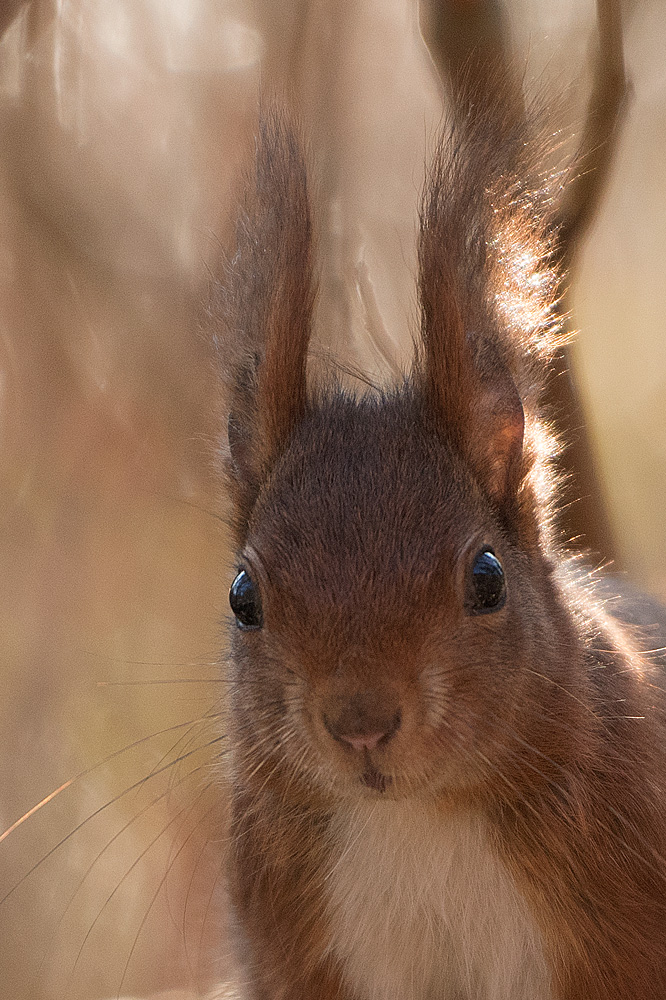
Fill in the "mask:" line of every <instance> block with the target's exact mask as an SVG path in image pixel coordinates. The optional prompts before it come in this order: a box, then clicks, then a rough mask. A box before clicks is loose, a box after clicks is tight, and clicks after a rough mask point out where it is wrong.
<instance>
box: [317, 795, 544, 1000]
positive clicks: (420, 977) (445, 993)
mask: <svg viewBox="0 0 666 1000" xmlns="http://www.w3.org/2000/svg"><path fill="white" fill-rule="evenodd" d="M333 836H334V841H335V845H336V852H337V854H336V857H335V860H334V864H333V866H332V869H331V871H330V873H329V874H328V877H327V879H326V887H327V888H326V897H327V905H328V909H329V916H330V920H331V941H330V951H331V952H332V953H333V954H334V955H335V956H336V957H337V958H338V960H340V961H341V964H342V967H343V969H344V975H345V978H346V981H347V983H348V985H349V987H350V989H351V990H352V992H353V993H354V995H355V996H356V997H358V1000H551V998H552V992H551V987H550V976H549V974H548V969H547V967H546V962H545V958H544V953H543V947H542V941H541V936H540V933H539V930H538V928H537V927H536V925H535V923H534V921H533V920H532V918H531V916H530V914H529V912H528V909H527V906H526V904H525V902H524V900H523V898H522V896H521V895H520V893H519V892H518V890H517V888H516V886H515V883H514V882H513V880H512V878H511V876H510V875H509V872H508V871H507V870H506V868H505V866H504V865H503V864H502V863H501V861H500V860H499V859H498V858H497V857H496V855H495V853H494V852H493V849H492V847H491V843H490V839H489V835H488V829H487V824H486V822H485V820H484V818H483V817H482V816H480V815H478V814H470V813H466V814H463V815H458V816H455V817H442V816H441V815H439V814H437V813H436V812H435V811H434V810H430V809H429V808H427V807H425V806H420V805H419V804H416V803H413V802H374V803H362V804H360V805H359V806H358V807H354V808H351V807H350V808H349V810H348V811H343V812H341V813H340V815H339V816H338V818H337V820H336V825H335V828H334V830H333Z"/></svg>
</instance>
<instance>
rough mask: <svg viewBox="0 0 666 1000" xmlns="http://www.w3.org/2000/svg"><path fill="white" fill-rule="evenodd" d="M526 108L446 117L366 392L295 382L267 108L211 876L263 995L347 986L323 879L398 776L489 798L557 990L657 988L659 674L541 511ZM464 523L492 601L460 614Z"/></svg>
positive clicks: (301, 258)
mask: <svg viewBox="0 0 666 1000" xmlns="http://www.w3.org/2000/svg"><path fill="white" fill-rule="evenodd" d="M517 128H518V126H517V125H516V124H515V122H507V123H504V125H503V123H502V122H501V121H500V122H499V126H498V122H497V115H496V109H495V110H493V109H489V111H488V114H487V115H485V114H479V113H478V109H477V113H475V114H474V115H471V116H470V117H469V119H468V120H467V121H465V120H461V121H458V122H456V123H454V125H453V126H452V128H451V129H450V130H448V131H447V133H446V135H445V137H444V138H443V140H442V142H441V144H440V146H439V149H438V151H437V153H436V156H435V158H434V164H433V167H432V169H431V172H430V175H429V179H428V183H427V189H426V193H425V196H424V201H423V209H422V225H421V238H420V249H419V260H420V279H419V287H420V300H421V319H422V323H421V344H420V346H419V351H418V360H417V362H416V363H415V368H414V372H413V374H412V376H411V377H410V378H409V379H408V380H406V381H405V383H404V384H403V385H402V386H400V387H398V388H397V389H395V390H393V391H386V392H384V393H377V394H375V395H368V396H366V397H365V398H362V399H358V400H356V399H352V398H350V397H349V396H348V395H347V394H345V392H344V391H343V390H342V389H340V388H337V387H335V386H332V387H330V389H329V390H328V391H327V392H326V393H320V394H319V396H317V397H315V396H314V394H311V396H310V398H308V397H307V394H306V383H305V358H306V351H307V343H308V337H309V330H310V323H311V311H312V303H313V297H314V290H313V285H312V253H313V251H312V240H311V223H310V220H309V214H308V208H307V189H306V181H305V167H304V165H303V160H302V158H301V156H300V154H299V153H298V144H297V141H296V139H295V137H294V133H293V132H292V131H291V130H290V129H289V128H288V127H287V126H286V125H285V124H284V121H283V120H282V119H281V118H280V117H279V116H276V115H274V114H272V115H269V116H268V118H267V119H266V120H264V122H263V124H262V129H261V136H260V143H259V148H258V155H257V195H256V201H255V207H254V208H253V210H252V212H251V220H252V221H251V222H247V221H246V222H245V223H244V224H243V225H242V227H241V229H240V235H239V250H238V253H237V256H236V258H235V259H234V260H233V262H232V264H231V277H230V288H231V292H230V293H229V294H228V295H227V298H226V301H227V308H226V322H227V324H228V326H229V327H230V329H229V344H230V348H229V349H230V350H232V349H233V350H235V348H234V344H235V342H236V341H239V342H240V344H241V348H240V352H239V353H233V354H232V356H231V358H230V359H228V360H227V363H226V377H227V383H228V386H229V406H230V414H231V415H230V449H231V452H230V460H229V464H228V475H229V487H230V491H231V495H232V498H233V501H234V504H235V518H236V525H237V540H238V546H239V554H238V560H239V565H241V566H243V567H245V568H246V569H247V571H248V572H249V574H250V576H251V577H252V579H253V580H254V581H255V583H256V585H257V586H258V588H259V590H260V592H261V599H262V606H263V628H261V629H258V630H255V631H246V632H243V631H238V630H237V629H235V627H232V633H233V637H232V647H233V650H232V651H233V656H232V666H231V680H232V723H231V739H232V744H233V757H232V760H233V765H232V767H233V782H234V788H235V795H234V810H233V811H234V815H233V829H232V855H233V861H232V868H231V873H230V881H231V886H232V895H233V898H234V903H235V908H236V913H237V916H238V921H239V933H240V935H241V941H242V943H241V946H240V953H241V955H242V957H243V959H244V961H245V968H246V973H247V983H246V989H247V996H248V997H250V998H253V1000H278V998H280V1000H299V998H303V1000H305V998H315V997H316V998H318V1000H328V998H331V1000H332V998H334V997H338V998H342V1000H365V997H364V996H362V995H360V994H357V993H356V992H354V991H353V989H352V987H351V986H350V981H349V979H348V975H347V972H346V966H345V964H344V962H343V961H342V959H341V958H340V955H339V954H338V953H337V952H336V949H335V941H334V940H333V937H332V935H333V936H334V932H333V930H332V927H331V914H330V911H329V910H328V909H327V907H326V904H325V899H326V893H327V891H328V888H327V886H328V883H329V880H330V879H331V878H332V877H334V876H335V866H336V864H337V862H335V860H334V859H335V857H336V856H337V853H336V852H339V851H343V853H344V850H346V849H347V848H345V846H344V845H341V844H337V843H336V841H335V835H334V833H333V832H332V831H334V830H335V829H336V828H337V827H336V825H335V823H334V819H335V817H336V816H337V815H339V814H341V812H344V810H348V809H352V810H353V807H354V803H355V802H358V801H360V800H363V801H365V799H370V800H372V799H373V796H374V799H376V800H377V808H378V809H385V810H386V811H387V812H386V815H387V816H390V815H391V813H390V803H391V802H394V801H403V800H405V799H407V800H410V801H414V802H419V803H423V804H434V806H435V813H433V815H436V816H437V817H438V819H437V823H440V822H441V823H442V824H446V823H447V816H453V815H458V814H461V811H462V812H463V813H466V812H470V814H471V813H474V815H476V814H481V815H482V816H483V817H484V822H485V821H486V820H487V822H488V824H489V828H490V829H491V831H492V836H491V843H490V850H491V851H492V852H493V853H494V854H496V856H497V858H498V863H501V864H502V865H505V866H506V868H507V870H508V871H509V872H510V873H511V877H512V878H513V879H514V881H515V885H516V887H517V889H518V891H519V893H520V894H521V896H522V897H523V898H524V899H525V900H526V901H527V906H528V909H529V912H530V914H531V916H532V918H533V920H534V922H535V925H536V926H537V927H538V929H539V933H540V934H541V936H542V938H543V942H544V948H545V954H546V958H547V963H548V966H549V969H550V975H551V978H552V995H553V996H554V997H556V998H557V1000H602V998H603V1000H655V998H658V997H661V996H666V813H665V804H664V803H665V800H664V773H665V770H666V769H665V764H666V761H665V760H664V739H663V712H662V692H661V690H660V688H659V687H658V681H659V678H658V677H657V676H656V675H655V674H654V669H653V668H652V667H651V666H650V665H649V664H648V663H647V662H646V661H645V660H644V659H643V658H642V657H641V656H640V654H639V653H638V651H637V649H636V647H635V646H634V644H633V643H632V641H631V640H630V639H629V638H628V637H627V635H625V633H624V632H623V630H622V628H621V627H620V626H619V625H618V624H617V623H616V622H614V621H613V620H612V619H611V618H610V617H609V616H608V615H607V614H606V613H605V612H604V610H603V608H602V605H601V602H600V601H599V600H598V599H597V598H596V596H595V594H594V592H593V591H592V590H591V585H590V584H589V582H588V581H587V580H586V579H585V577H584V576H583V575H581V573H580V571H579V570H578V569H577V568H576V566H575V565H573V564H569V563H567V562H566V560H564V558H563V556H562V555H561V554H560V553H559V552H558V551H557V550H556V548H555V547H554V545H553V542H552V538H551V533H550V531H549V529H548V525H549V519H550V505H551V501H552V494H553V490H554V489H555V488H556V484H554V483H553V481H552V477H551V474H550V473H549V471H548V458H549V447H550V442H549V438H548V435H547V433H546V430H545V427H544V424H543V421H542V418H541V415H540V409H539V398H540V393H541V391H542V389H543V383H544V381H545V376H546V370H547V359H548V356H549V354H550V352H551V351H552V349H553V346H554V341H555V339H556V331H555V330H554V329H553V325H552V318H551V317H552V298H553V295H554V290H555V288H556V287H557V276H555V275H553V274H552V273H551V271H550V270H549V268H548V262H549V260H550V256H551V250H552V242H551V241H552V238H553V237H552V232H551V229H550V218H551V216H550V211H551V203H552V195H553V191H552V185H550V186H549V185H548V184H547V183H546V181H545V180H544V178H541V177H540V176H539V174H538V170H535V168H534V165H533V164H534V162H535V161H534V159H533V148H532V146H531V145H530V143H529V142H528V141H527V139H526V137H525V135H524V134H523V132H518V131H516V130H517ZM536 146H537V150H536V153H537V159H536V162H537V163H538V156H539V155H540V152H541V151H540V149H539V146H540V143H539V142H537V143H536ZM483 545H491V546H492V547H493V549H494V551H495V552H496V554H497V555H498V557H499V558H500V560H501V562H502V564H503V566H504V570H505V573H506V580H507V601H506V605H505V606H504V607H503V608H502V609H501V610H498V611H496V612H495V613H492V614H485V615H476V614H471V613H470V605H469V578H470V576H469V575H470V566H471V560H472V559H473V557H474V555H475V553H476V552H478V550H479V549H480V548H481V547H482V546H483ZM655 685H657V686H655ZM396 710H398V712H399V720H400V721H399V726H397V727H394V728H393V729H390V726H391V720H394V719H395V718H396ZM364 727H365V731H366V732H371V731H374V730H375V729H377V727H379V729H380V731H386V733H387V738H386V739H385V740H383V741H382V742H381V743H380V745H379V746H378V747H377V748H376V749H375V750H373V751H372V754H369V753H367V752H366V753H363V752H360V751H356V750H352V749H351V748H350V747H349V746H348V745H344V742H343V741H341V740H340V739H339V738H338V736H339V734H340V732H344V731H347V732H357V731H358V732H363V731H364ZM389 730H390V731H389ZM389 737H390V738H389ZM368 776H369V778H368ZM436 834H437V831H436V829H435V828H433V839H434V838H435V837H436ZM361 835H362V833H361ZM352 846H353V845H349V849H351V847H352ZM383 891H385V892H389V895H390V886H388V887H386V886H385V887H383ZM378 898H379V897H378ZM381 898H384V897H383V896H382V897H381ZM395 905H396V907H397V909H398V919H399V905H400V901H399V900H396V901H395ZM385 918H386V919H388V917H386V914H384V913H378V914H377V919H378V920H384V919H385ZM443 992H444V990H443V987H442V993H443ZM419 995H420V994H419ZM446 995H447V996H448V995H449V994H448V993H447V994H446ZM484 996H485V994H484ZM405 1000H409V998H405ZM464 1000H482V998H481V997H478V998H477V997H476V996H472V995H469V996H468V995H467V994H466V995H465V996H464ZM506 1000H512V998H509V997H507V998H506ZM534 1000H541V998H539V997H535V998H534Z"/></svg>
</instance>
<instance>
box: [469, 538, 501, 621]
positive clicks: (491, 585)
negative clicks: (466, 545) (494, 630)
mask: <svg viewBox="0 0 666 1000" xmlns="http://www.w3.org/2000/svg"><path fill="white" fill-rule="evenodd" d="M505 601H506V579H505V577H504V570H503V569H502V564H501V562H500V561H499V559H498V558H497V556H496V555H495V553H494V552H493V550H492V549H489V548H484V549H481V551H480V552H477V554H476V556H475V558H474V562H473V563H472V573H471V606H470V611H471V613H472V614H474V615H485V614H489V613H490V612H491V611H499V609H500V608H501V607H503V606H504V602H505Z"/></svg>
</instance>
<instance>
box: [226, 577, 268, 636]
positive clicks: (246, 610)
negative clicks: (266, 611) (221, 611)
mask: <svg viewBox="0 0 666 1000" xmlns="http://www.w3.org/2000/svg"><path fill="white" fill-rule="evenodd" d="M229 604H230V605H231V610H232V611H233V613H234V615H235V616H236V622H237V624H238V626H239V628H244V629H253V628H261V626H262V624H263V614H262V611H261V598H260V596H259V588H258V587H257V585H256V583H255V582H254V580H253V579H252V577H250V576H249V574H248V573H246V572H245V570H244V569H242V570H241V571H240V573H239V574H238V576H237V577H236V579H235V580H234V582H233V583H232V584H231V587H230V589H229Z"/></svg>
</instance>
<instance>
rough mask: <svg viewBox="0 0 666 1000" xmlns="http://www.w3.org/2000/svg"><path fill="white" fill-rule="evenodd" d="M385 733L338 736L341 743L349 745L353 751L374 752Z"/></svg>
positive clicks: (342, 734)
mask: <svg viewBox="0 0 666 1000" xmlns="http://www.w3.org/2000/svg"><path fill="white" fill-rule="evenodd" d="M384 736H386V733H364V734H363V735H362V736H345V735H344V733H341V734H340V736H338V739H339V740H342V742H343V743H349V745H350V746H351V747H353V748H354V750H374V749H375V747H376V746H377V744H378V743H379V741H380V740H381V739H383V738H384Z"/></svg>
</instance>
